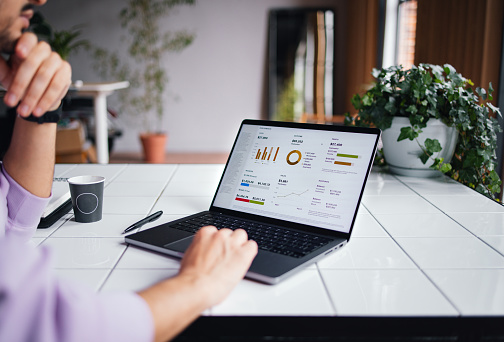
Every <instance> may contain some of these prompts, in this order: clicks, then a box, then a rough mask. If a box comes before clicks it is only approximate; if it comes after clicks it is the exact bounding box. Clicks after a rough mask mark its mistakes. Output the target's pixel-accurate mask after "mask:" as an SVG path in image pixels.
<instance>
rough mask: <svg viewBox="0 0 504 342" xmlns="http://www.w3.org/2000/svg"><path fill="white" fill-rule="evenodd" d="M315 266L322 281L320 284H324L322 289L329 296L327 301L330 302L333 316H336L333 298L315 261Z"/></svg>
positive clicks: (336, 311)
mask: <svg viewBox="0 0 504 342" xmlns="http://www.w3.org/2000/svg"><path fill="white" fill-rule="evenodd" d="M315 266H316V267H317V273H318V274H319V277H320V280H321V281H322V285H323V286H324V290H325V292H326V294H327V297H328V298H329V302H330V303H331V308H332V309H333V312H334V316H338V310H337V309H336V304H335V303H334V300H333V298H332V296H331V292H330V291H329V288H328V287H327V284H326V282H325V280H324V276H323V275H322V272H321V271H320V268H319V265H318V263H315Z"/></svg>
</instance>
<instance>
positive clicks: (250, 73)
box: [42, 0, 345, 152]
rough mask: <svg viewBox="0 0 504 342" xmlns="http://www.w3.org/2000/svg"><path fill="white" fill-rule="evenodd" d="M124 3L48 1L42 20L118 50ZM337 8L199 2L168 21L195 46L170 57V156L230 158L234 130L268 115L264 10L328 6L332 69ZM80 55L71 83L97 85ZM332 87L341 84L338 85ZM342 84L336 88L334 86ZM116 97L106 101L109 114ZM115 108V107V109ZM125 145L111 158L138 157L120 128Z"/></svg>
mask: <svg viewBox="0 0 504 342" xmlns="http://www.w3.org/2000/svg"><path fill="white" fill-rule="evenodd" d="M124 2H125V1H124V0H106V1H103V0H85V1H84V0H49V1H48V3H47V4H46V5H45V6H44V7H43V10H42V12H43V13H44V14H45V16H46V17H47V19H48V20H49V21H50V22H51V23H52V24H53V26H55V27H56V28H57V29H68V28H69V27H71V26H72V25H75V24H86V28H85V31H84V36H85V38H87V39H89V40H91V41H92V42H94V43H95V44H96V45H99V46H101V47H107V48H109V49H111V50H115V49H117V50H119V51H120V49H121V47H124V45H123V44H121V40H120V39H121V29H120V25H119V22H118V19H117V15H118V13H119V11H120V8H121V6H122V4H123V3H124ZM342 3H344V1H341V0H199V1H198V2H197V4H196V6H194V7H186V8H182V9H180V10H178V13H177V15H176V16H170V17H168V18H167V20H166V23H165V25H166V27H167V28H168V29H181V28H183V29H188V30H190V31H193V32H194V33H196V40H195V42H194V43H193V44H192V45H191V46H189V47H188V48H187V49H186V50H184V51H183V52H182V53H180V54H177V55H169V56H167V57H166V58H165V60H164V62H165V63H166V64H167V65H168V73H169V75H168V76H169V78H170V82H169V85H168V88H169V92H171V93H172V94H174V95H176V96H177V97H178V100H177V101H175V100H173V99H172V98H166V100H165V110H166V111H167V115H166V119H165V122H164V125H163V126H164V127H163V128H164V129H165V130H166V131H168V133H169V142H168V145H167V149H168V150H169V151H172V152H228V151H229V149H230V148H231V145H232V143H233V139H234V136H235V133H236V131H237V128H238V126H239V123H240V122H241V120H242V119H244V118H261V115H262V113H264V112H265V110H266V91H265V89H266V83H265V80H266V67H267V65H266V57H267V29H268V10H269V9H271V8H281V7H297V6H302V7H313V6H328V7H333V8H335V10H336V20H335V21H336V32H337V33H336V35H337V36H336V44H337V56H336V58H337V60H336V62H337V63H341V57H339V56H340V55H338V51H341V50H342V46H343V44H344V41H343V39H342V38H341V37H338V33H339V32H340V31H341V30H339V31H338V28H343V27H344V26H342V25H344V20H345V18H344V16H343V15H342V14H341V13H342V12H343V11H342V10H340V11H338V6H341V4H342ZM89 59H90V57H89V55H87V54H86V53H80V54H79V55H77V56H74V57H72V58H71V60H70V62H71V64H72V66H73V75H74V77H73V79H74V80H83V81H84V82H92V81H99V80H100V78H99V76H98V75H97V74H96V73H95V72H94V70H93V69H92V67H91V63H90V61H89ZM336 81H337V83H338V82H339V80H336ZM340 83H341V82H340ZM114 101H117V99H116V97H115V96H112V97H111V99H110V101H109V102H110V104H111V105H112V106H114ZM115 103H116V104H117V102H115ZM121 126H122V128H123V129H124V134H123V137H122V138H120V139H118V140H117V141H116V144H115V147H114V150H115V151H118V152H123V151H140V148H141V147H140V143H139V140H138V136H137V135H138V131H137V130H136V129H135V128H134V127H132V125H127V124H126V123H125V122H122V123H121Z"/></svg>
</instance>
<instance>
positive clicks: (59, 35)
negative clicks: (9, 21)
mask: <svg viewBox="0 0 504 342" xmlns="http://www.w3.org/2000/svg"><path fill="white" fill-rule="evenodd" d="M82 28H83V25H75V26H72V27H71V28H70V29H69V30H61V31H56V30H54V29H53V28H52V26H51V24H49V23H48V22H47V20H46V19H45V18H44V16H43V15H42V14H41V13H40V12H35V13H34V14H33V17H32V18H31V19H30V30H31V31H32V32H33V33H35V34H36V35H37V36H38V37H39V39H42V40H45V41H46V42H47V43H48V44H49V45H50V46H51V48H52V49H53V50H54V51H55V52H57V53H58V54H59V55H60V56H61V58H62V59H64V60H65V61H66V60H68V57H69V56H70V54H71V53H75V52H77V51H78V50H79V49H80V48H84V49H87V48H89V46H90V44H89V41H87V40H86V39H80V36H81V34H82V30H81V29H82Z"/></svg>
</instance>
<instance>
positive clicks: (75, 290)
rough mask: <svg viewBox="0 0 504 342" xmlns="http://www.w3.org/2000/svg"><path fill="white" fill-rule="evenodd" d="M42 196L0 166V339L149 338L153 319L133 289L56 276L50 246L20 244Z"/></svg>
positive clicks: (42, 203) (34, 223)
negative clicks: (99, 288)
mask: <svg viewBox="0 0 504 342" xmlns="http://www.w3.org/2000/svg"><path fill="white" fill-rule="evenodd" d="M48 200H49V199H48V198H40V197H36V196H34V195H33V194H31V193H29V192H28V191H27V190H25V189H24V188H23V187H21V186H20V185H19V184H17V183H16V181H14V180H13V179H12V178H11V177H10V176H9V175H8V174H7V172H6V171H5V169H4V168H3V165H2V167H1V171H0V341H9V342H17V341H30V342H32V341H33V342H35V341H41V342H42V341H43V342H46V341H64V342H73V341H100V342H106V341H114V342H116V341H152V340H153V336H154V323H153V320H152V316H151V313H150V310H149V308H148V306H147V304H146V303H145V301H144V300H143V299H142V298H141V297H140V296H138V295H137V294H136V293H133V292H120V293H119V292H118V293H107V294H102V293H96V292H94V291H93V290H92V289H90V288H87V287H85V286H81V285H80V284H77V283H71V282H68V281H65V280H62V279H58V277H56V275H55V272H54V271H53V270H52V258H53V257H52V254H51V251H50V250H49V249H47V248H44V247H37V248H35V247H33V246H31V245H29V244H28V243H26V242H27V241H28V240H29V239H30V238H31V236H32V235H33V233H34V232H35V230H36V227H37V225H38V223H39V221H40V216H41V213H42V211H43V210H44V208H45V206H46V204H47V202H48Z"/></svg>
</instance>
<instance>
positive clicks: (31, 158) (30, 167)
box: [4, 117, 56, 197]
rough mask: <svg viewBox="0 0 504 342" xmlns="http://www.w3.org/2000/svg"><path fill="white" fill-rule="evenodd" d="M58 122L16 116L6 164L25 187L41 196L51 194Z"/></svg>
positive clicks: (8, 169)
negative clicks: (39, 122) (41, 121)
mask: <svg viewBox="0 0 504 342" xmlns="http://www.w3.org/2000/svg"><path fill="white" fill-rule="evenodd" d="M55 142H56V124H55V123H44V124H38V123H36V122H29V121H26V120H24V119H22V118H19V117H18V118H16V123H15V125H14V132H13V134H12V140H11V144H10V147H9V149H8V150H7V152H6V154H5V157H4V167H5V169H6V170H7V172H8V173H9V175H10V176H11V177H12V178H13V179H14V180H15V181H16V182H18V183H19V184H20V185H21V186H22V187H23V188H25V189H26V190H28V191H29V192H31V193H32V194H34V195H36V196H39V197H48V196H49V195H50V194H51V186H52V179H53V173H54V159H55Z"/></svg>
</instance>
